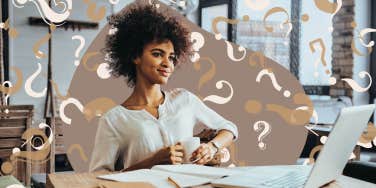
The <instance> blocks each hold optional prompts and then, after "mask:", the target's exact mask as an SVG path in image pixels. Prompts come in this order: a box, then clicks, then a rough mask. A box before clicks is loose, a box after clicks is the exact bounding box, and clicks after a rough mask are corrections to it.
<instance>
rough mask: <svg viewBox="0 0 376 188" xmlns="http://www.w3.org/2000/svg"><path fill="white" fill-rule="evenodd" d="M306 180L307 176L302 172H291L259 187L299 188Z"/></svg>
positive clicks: (267, 181)
mask: <svg viewBox="0 0 376 188" xmlns="http://www.w3.org/2000/svg"><path fill="white" fill-rule="evenodd" d="M307 178H308V174H306V173H302V171H291V172H288V173H287V174H285V175H283V176H280V177H278V178H273V179H269V180H266V181H265V182H263V183H262V184H261V185H263V186H266V187H270V188H277V187H278V188H281V187H283V188H298V187H299V188H300V187H303V185H304V183H305V182H306V180H307Z"/></svg>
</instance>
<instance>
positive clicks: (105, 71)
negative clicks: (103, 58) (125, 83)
mask: <svg viewBox="0 0 376 188" xmlns="http://www.w3.org/2000/svg"><path fill="white" fill-rule="evenodd" d="M110 73H111V69H110V65H109V64H108V63H101V64H100V65H99V66H98V68H97V75H98V77H99V78H100V79H108V78H110V77H111V74H110Z"/></svg>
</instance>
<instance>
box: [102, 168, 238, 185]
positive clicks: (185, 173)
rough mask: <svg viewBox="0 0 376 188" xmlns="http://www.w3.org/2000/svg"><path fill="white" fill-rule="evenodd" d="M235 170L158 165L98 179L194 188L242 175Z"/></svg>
mask: <svg viewBox="0 0 376 188" xmlns="http://www.w3.org/2000/svg"><path fill="white" fill-rule="evenodd" d="M241 172H242V171H238V170H235V169H227V168H218V167H208V166H203V165H194V164H184V165H156V166H154V167H152V168H151V169H140V170H134V171H128V172H122V173H117V174H109V175H102V176H98V177H97V178H100V179H105V180H112V181H119V182H147V183H150V184H152V185H153V186H155V187H163V188H170V187H171V188H175V187H192V186H199V185H204V184H208V183H210V182H211V181H212V180H214V179H217V178H222V177H225V176H230V175H235V174H237V173H241Z"/></svg>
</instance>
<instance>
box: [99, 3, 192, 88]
mask: <svg viewBox="0 0 376 188" xmlns="http://www.w3.org/2000/svg"><path fill="white" fill-rule="evenodd" d="M108 20H109V24H110V26H111V28H112V29H111V30H112V33H110V34H109V35H108V37H107V39H106V47H105V48H104V51H105V53H106V55H107V59H108V60H109V65H110V69H111V70H112V72H111V74H112V75H113V76H115V77H119V76H124V77H126V78H127V83H128V86H129V87H134V85H135V83H136V66H135V64H134V63H133V61H134V60H135V59H136V58H137V57H140V56H141V55H142V53H143V49H144V47H145V45H147V44H149V43H151V42H158V43H159V42H165V41H167V40H170V41H171V43H172V44H173V46H174V51H175V55H176V58H177V62H176V63H175V65H177V64H178V62H179V61H183V60H185V59H186V57H187V56H189V55H190V54H191V48H192V43H191V41H190V39H189V35H190V32H189V31H188V29H186V28H185V27H183V26H182V25H181V24H180V23H179V22H178V21H177V20H176V19H175V18H173V17H167V16H166V15H164V14H162V13H160V12H158V9H157V8H156V7H154V6H151V5H138V4H134V5H133V6H132V5H131V7H129V8H128V9H126V10H125V11H121V12H120V13H118V14H116V15H112V16H110V17H109V18H108Z"/></svg>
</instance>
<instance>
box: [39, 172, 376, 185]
mask: <svg viewBox="0 0 376 188" xmlns="http://www.w3.org/2000/svg"><path fill="white" fill-rule="evenodd" d="M102 174H108V173H104V172H102V173H101V172H98V173H63V174H49V175H48V176H47V185H46V187H47V188H66V187H70V188H71V187H72V188H78V187H80V188H101V186H100V185H104V186H105V187H113V188H117V187H119V188H120V187H124V188H128V187H129V188H131V187H137V188H138V187H139V188H153V186H152V185H150V184H148V183H142V182H139V183H119V182H116V183H115V182H112V181H107V180H100V179H96V178H95V177H96V176H98V175H102ZM102 187H103V186H102ZM353 187H361V188H375V187H376V185H375V184H372V183H368V182H365V181H362V180H358V179H354V178H351V177H347V176H343V175H341V176H340V177H339V178H338V179H337V181H335V182H333V183H331V184H329V185H328V186H326V188H353ZM195 188H213V187H212V186H210V185H205V186H198V187H195Z"/></svg>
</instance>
